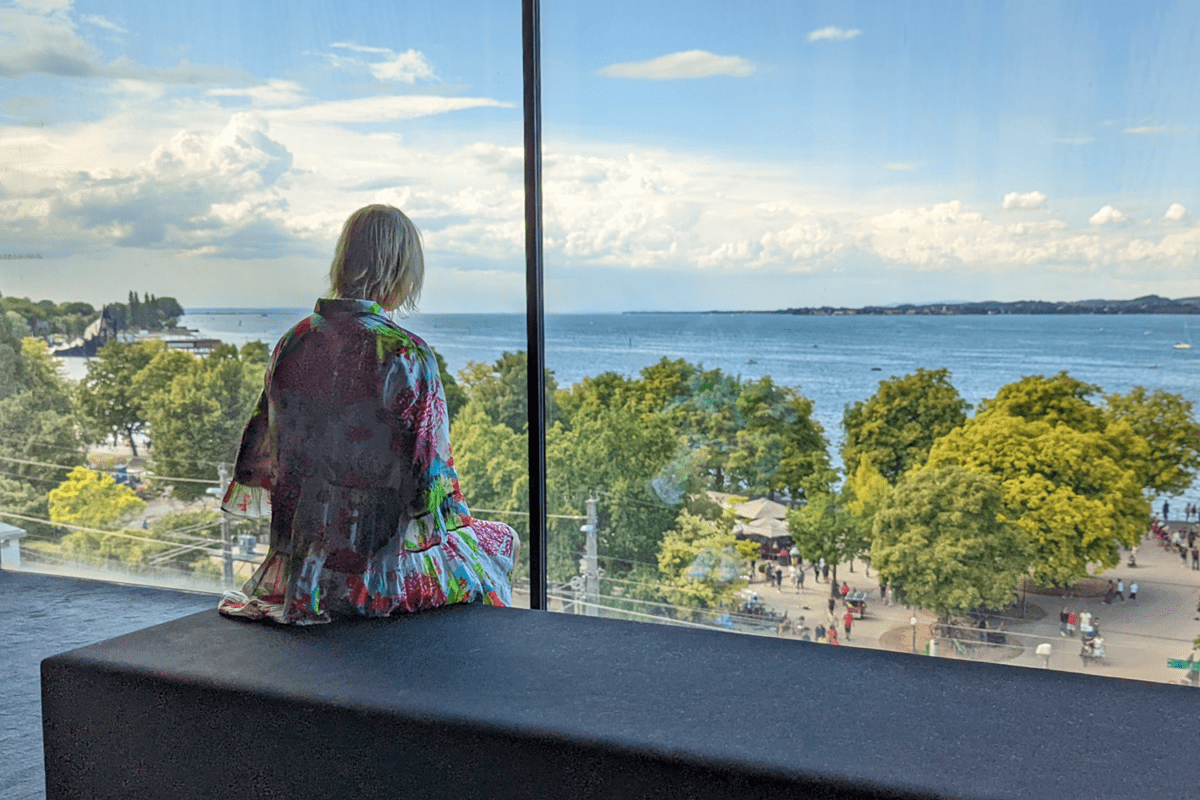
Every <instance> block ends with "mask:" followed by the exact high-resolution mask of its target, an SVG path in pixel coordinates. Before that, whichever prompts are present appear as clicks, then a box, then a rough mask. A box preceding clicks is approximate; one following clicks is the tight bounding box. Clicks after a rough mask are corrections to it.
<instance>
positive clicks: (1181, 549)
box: [1179, 545, 1188, 567]
mask: <svg viewBox="0 0 1200 800" xmlns="http://www.w3.org/2000/svg"><path fill="white" fill-rule="evenodd" d="M1187 556H1188V551H1187V548H1186V547H1184V546H1183V545H1179V560H1180V561H1182V562H1183V565H1184V566H1185V567H1186V566H1187Z"/></svg>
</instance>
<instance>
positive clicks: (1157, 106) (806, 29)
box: [542, 2, 1200, 679]
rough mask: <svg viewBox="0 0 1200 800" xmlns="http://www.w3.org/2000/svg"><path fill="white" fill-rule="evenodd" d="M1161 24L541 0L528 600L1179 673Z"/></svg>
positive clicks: (1083, 15) (1168, 157) (1179, 321)
mask: <svg viewBox="0 0 1200 800" xmlns="http://www.w3.org/2000/svg"><path fill="white" fill-rule="evenodd" d="M1195 23H1196V18H1195V12H1194V11H1193V10H1192V9H1190V7H1184V6H1179V5H1177V4H1171V3H1161V4H1140V5H1135V6H1118V7H1112V6H1104V7H1097V6H1086V5H1085V6H1081V5H1078V4H1072V3H1052V4H1049V5H1048V4H1045V3H1036V4H1034V3H992V4H982V5H981V4H974V5H967V6H964V5H962V4H957V3H934V4H923V5H920V6H904V5H896V4H888V3H868V4H857V5H853V6H846V5H836V4H797V3H768V4H766V5H762V4H759V5H755V6H753V7H752V8H748V9H739V10H737V11H734V10H733V9H732V8H731V7H728V6H726V5H723V4H716V3H713V4H699V5H697V4H695V3H682V2H680V3H670V2H667V3H653V4H645V3H622V2H618V3H607V4H604V5H602V6H601V5H596V4H589V3H553V4H548V5H547V7H546V8H544V9H543V43H544V53H543V60H544V64H543V70H544V72H543V74H544V79H543V120H544V131H543V156H542V157H543V163H544V169H545V182H544V187H545V230H546V238H545V252H546V287H547V288H546V312H547V322H546V328H547V343H546V362H547V365H548V367H549V368H550V369H551V370H552V372H553V374H554V378H555V381H556V384H557V389H558V391H557V393H556V394H555V402H554V404H553V406H552V408H551V419H552V426H551V428H550V429H549V432H548V446H547V458H548V470H549V479H548V483H549V490H548V498H549V502H550V505H551V509H552V510H556V511H558V512H559V513H562V514H575V515H583V516H589V508H592V507H594V509H595V514H594V515H591V516H590V519H589V520H587V521H585V522H584V525H583V526H578V525H577V524H576V522H575V521H570V522H564V523H562V524H561V525H558V526H555V527H552V528H551V531H552V533H551V544H550V590H551V594H552V597H553V598H554V600H553V601H552V607H554V608H562V609H563V610H568V611H577V612H589V611H590V612H591V613H598V614H602V615H611V616H622V617H627V618H630V619H643V620H654V621H661V622H671V623H675V624H689V625H703V626H715V627H723V628H726V629H734V630H742V631H746V632H760V633H767V634H769V635H780V634H782V635H788V636H795V637H806V636H807V637H808V638H810V639H812V638H816V637H817V635H818V633H819V630H818V629H819V628H820V629H825V630H827V631H828V630H833V631H835V632H836V633H837V634H838V635H840V637H841V639H842V643H845V639H846V637H847V636H849V637H850V640H851V642H852V643H854V644H860V643H861V644H864V645H866V646H873V647H884V648H889V649H897V650H903V651H909V650H919V649H923V648H926V647H930V646H931V645H929V644H928V643H929V642H930V641H931V640H933V641H934V644H933V645H932V647H933V648H934V649H935V650H940V652H941V654H942V655H951V656H954V657H963V658H977V659H989V660H998V661H1005V662H1007V663H1012V664H1021V665H1029V666H1033V665H1037V666H1042V665H1043V663H1044V658H1045V656H1044V655H1038V653H1039V645H1043V644H1050V645H1052V648H1051V649H1052V651H1053V653H1055V655H1054V661H1053V662H1052V666H1058V667H1059V668H1080V667H1081V666H1085V668H1087V669H1092V668H1093V667H1094V668H1095V669H1096V670H1097V671H1099V672H1101V673H1106V674H1113V675H1116V674H1121V675H1128V676H1132V677H1151V676H1153V677H1154V678H1155V679H1158V678H1163V679H1169V678H1172V677H1174V678H1179V677H1181V676H1183V675H1184V673H1182V672H1176V673H1171V672H1169V671H1168V670H1167V669H1166V667H1165V666H1164V664H1165V661H1164V659H1165V657H1166V656H1167V655H1168V654H1171V655H1177V656H1179V657H1186V655H1187V653H1188V651H1189V650H1190V648H1191V636H1192V635H1193V634H1194V633H1195V631H1194V630H1193V627H1194V626H1193V625H1191V624H1190V623H1191V619H1190V617H1191V616H1192V614H1191V608H1190V604H1168V605H1169V610H1165V611H1164V613H1168V614H1171V615H1174V616H1173V617H1172V621H1171V622H1169V623H1162V624H1161V625H1160V624H1159V622H1157V620H1158V617H1156V616H1155V615H1156V613H1157V612H1155V611H1154V610H1152V609H1150V608H1148V607H1147V606H1148V604H1146V603H1145V600H1146V598H1147V597H1148V595H1147V592H1152V593H1155V594H1159V593H1161V596H1164V597H1165V596H1168V595H1171V594H1173V593H1174V592H1175V591H1177V590H1178V586H1177V584H1178V583H1179V582H1180V581H1181V580H1182V579H1181V578H1180V575H1183V574H1184V573H1181V572H1179V571H1178V565H1177V561H1178V558H1179V557H1178V555H1177V552H1178V551H1177V550H1175V549H1173V547H1172V542H1171V538H1172V536H1173V535H1175V534H1179V535H1181V536H1183V538H1184V539H1185V540H1186V539H1187V538H1188V534H1187V530H1188V528H1189V527H1196V526H1195V525H1194V524H1193V525H1189V526H1183V525H1182V524H1181V523H1179V522H1178V520H1180V519H1181V517H1179V512H1178V509H1179V508H1182V507H1184V506H1186V505H1189V504H1194V503H1195V502H1196V499H1197V497H1198V496H1200V494H1198V492H1197V490H1196V487H1195V486H1194V485H1193V484H1192V481H1191V477H1192V476H1193V475H1194V473H1195V467H1196V466H1197V463H1196V460H1195V458H1196V455H1195V446H1194V445H1185V446H1183V447H1181V448H1178V449H1174V450H1172V449H1171V447H1170V446H1169V445H1166V444H1165V439H1164V438H1163V437H1164V435H1165V436H1166V437H1167V438H1170V436H1176V435H1177V436H1183V437H1188V436H1191V437H1193V441H1194V437H1195V436H1196V433H1197V429H1196V428H1195V424H1194V419H1195V414H1194V409H1192V410H1191V411H1188V409H1189V407H1190V404H1192V403H1194V402H1195V401H1196V400H1197V399H1200V395H1198V394H1197V383H1196V380H1195V359H1194V356H1193V355H1192V353H1193V352H1194V351H1192V350H1189V349H1186V347H1185V345H1187V344H1188V343H1189V342H1188V336H1189V333H1188V331H1189V330H1190V328H1189V327H1188V325H1187V320H1188V319H1189V318H1191V319H1195V317H1189V315H1192V314H1195V313H1196V312H1197V311H1200V307H1198V306H1197V302H1198V301H1197V300H1196V299H1195V298H1196V295H1197V293H1198V292H1197V290H1198V289H1200V284H1198V283H1197V272H1196V269H1195V266H1196V263H1197V255H1200V253H1198V251H1197V242H1200V239H1198V238H1197V231H1198V230H1200V229H1198V228H1197V226H1196V215H1195V211H1196V208H1197V207H1198V206H1197V205H1196V204H1197V202H1200V198H1198V197H1197V196H1196V188H1195V186H1194V181H1192V180H1191V177H1190V176H1191V173H1192V170H1191V169H1190V168H1189V166H1185V165H1193V164H1194V163H1195V162H1196V161H1197V159H1198V158H1200V148H1197V146H1196V138H1195V136H1194V133H1195V130H1196V128H1197V125H1198V124H1200V118H1198V117H1197V112H1196V108H1197V104H1196V102H1195V100H1196V94H1197V83H1196V80H1195V76H1194V69H1192V66H1194V53H1193V52H1192V50H1193V48H1192V47H1191V45H1190V42H1191V38H1190V37H1191V33H1190V31H1192V30H1194V28H1195ZM1147 295H1155V296H1158V297H1156V298H1152V299H1149V300H1145V299H1144V300H1142V301H1137V302H1134V301H1133V299H1134V298H1144V297H1145V296H1147ZM1094 298H1103V299H1105V300H1109V301H1121V302H1108V303H1103V302H1091V303H1089V302H1085V301H1089V300H1091V299H1094ZM1161 298H1169V299H1166V300H1164V299H1161ZM1019 301H1043V302H1042V303H1040V304H1039V303H1037V302H1028V303H1024V304H1022V303H1021V302H1019ZM971 304H975V305H971ZM1049 311H1053V312H1056V313H1053V314H1048V313H1043V312H1049ZM1116 312H1120V313H1119V314H1118V313H1116ZM1160 312H1169V313H1160ZM1191 327H1192V328H1194V327H1195V326H1194V325H1193V326H1191ZM1060 373H1066V376H1065V377H1056V376H1059V374H1060ZM1032 376H1041V377H1040V378H1038V377H1032ZM1136 387H1144V388H1145V392H1144V393H1141V392H1139V390H1138V389H1137V388H1136ZM1156 393H1157V394H1156ZM1156 404H1159V405H1156ZM1155 409H1157V410H1155ZM1172 414H1175V416H1174V420H1175V421H1174V423H1171V424H1172V425H1174V426H1175V427H1174V428H1173V430H1174V433H1173V434H1169V435H1168V434H1165V432H1164V431H1163V430H1161V429H1160V430H1158V431H1157V432H1156V431H1155V430H1153V428H1154V426H1155V425H1156V424H1157V423H1152V422H1150V420H1151V419H1159V420H1160V421H1163V420H1165V419H1166V418H1167V417H1169V416H1171V415H1172ZM1126 424H1128V425H1129V426H1130V427H1128V428H1126V427H1124V426H1125V425H1126ZM955 429H958V430H957V433H952V431H955ZM1138 439H1141V440H1142V441H1140V443H1139V441H1137V440H1138ZM1147 445H1148V446H1149V448H1150V449H1149V450H1144V449H1143V448H1144V447H1145V446H1147ZM1164 448H1165V449H1164ZM1168 451H1169V452H1170V455H1168ZM1167 462H1170V463H1175V464H1184V463H1187V464H1190V465H1191V466H1188V467H1185V468H1184V469H1183V471H1182V472H1181V473H1178V474H1176V475H1175V476H1174V478H1170V479H1165V478H1164V476H1163V475H1162V474H1157V475H1156V474H1153V473H1155V472H1156V469H1157V467H1155V466H1152V465H1153V464H1156V463H1157V464H1159V465H1161V464H1163V463H1167ZM1139 465H1140V466H1139ZM1185 473H1186V474H1185ZM1152 499H1153V501H1154V512H1155V514H1156V515H1157V516H1159V517H1162V516H1165V515H1166V514H1167V512H1166V511H1164V510H1163V507H1162V504H1163V502H1164V501H1167V502H1169V505H1170V508H1171V509H1172V510H1171V511H1170V513H1171V515H1172V519H1174V520H1176V522H1174V523H1170V524H1171V525H1174V526H1176V527H1174V528H1170V527H1169V528H1168V529H1167V530H1166V531H1165V532H1164V533H1163V534H1162V536H1164V537H1165V540H1166V541H1165V544H1166V547H1161V548H1160V547H1158V546H1157V544H1154V543H1156V542H1159V541H1161V540H1160V539H1158V538H1157V537H1156V536H1155V535H1154V534H1152V533H1149V532H1148V531H1149V525H1150V521H1151V518H1150V513H1149V511H1150V507H1149V503H1150V501H1151V500H1152ZM591 500H594V501H595V502H594V503H589V501H591ZM1191 519H1195V517H1194V516H1193V517H1191ZM592 524H594V525H596V526H597V528H596V529H597V533H596V534H595V535H594V536H591V535H589V533H588V531H587V530H580V528H581V527H585V528H586V527H587V526H589V525H592ZM593 541H594V543H593ZM1190 544H1191V543H1190V542H1188V541H1184V545H1185V546H1190ZM1135 545H1137V546H1139V549H1138V551H1137V553H1136V557H1135V555H1134V553H1133V552H1132V548H1133V547H1134V546H1135ZM589 546H594V548H595V555H594V556H593V555H592V554H591V551H589ZM1187 557H1188V559H1191V558H1192V555H1191V552H1190V550H1189V552H1188V554H1187ZM1135 561H1136V562H1137V564H1138V566H1137V567H1133V566H1130V564H1132V563H1134V562H1135ZM1189 563H1190V562H1189ZM1147 566H1149V567H1151V569H1146V567H1147ZM814 567H815V570H814ZM1168 568H1170V569H1172V570H1174V572H1172V573H1171V576H1170V577H1169V578H1168V577H1166V576H1165V574H1164V573H1162V572H1158V571H1157V570H1159V569H1168ZM881 571H882V572H881ZM881 574H882V580H881V577H880V576H881ZM1186 574H1189V575H1190V574H1197V573H1194V572H1192V571H1191V570H1190V569H1189V570H1188V571H1187V573H1186ZM593 576H594V577H595V578H597V579H598V580H594V581H592V582H589V578H590V577H593ZM801 576H803V577H804V578H805V581H804V583H803V584H801V583H800V577H801ZM1110 579H1111V580H1112V587H1111V593H1110V589H1109V580H1110ZM1135 581H1137V582H1138V591H1139V593H1138V595H1137V598H1138V599H1137V600H1136V601H1133V602H1130V600H1129V599H1128V598H1129V596H1130V589H1131V588H1132V584H1133V582H1135ZM881 584H883V587H887V588H888V591H887V592H885V593H883V594H881V588H883V587H881ZM1192 584H1195V585H1196V588H1200V583H1197V582H1196V581H1191V580H1188V581H1187V585H1189V586H1191V585H1192ZM1151 587H1152V588H1151ZM843 590H844V591H845V594H847V595H849V596H848V597H843ZM1118 590H1120V593H1119V594H1118ZM1106 595H1108V598H1107V599H1108V600H1110V601H1111V602H1112V603H1115V605H1106V604H1105V596H1106ZM848 601H849V602H848ZM1135 603H1137V604H1142V605H1136V606H1135ZM864 604H865V612H864V611H863V605H864ZM1064 606H1066V607H1067V608H1066V620H1065V621H1064V624H1063V629H1062V633H1063V634H1064V636H1063V637H1062V638H1065V634H1066V633H1067V632H1068V631H1067V628H1068V627H1071V626H1073V627H1072V631H1071V632H1072V634H1073V636H1074V640H1073V641H1071V642H1069V643H1065V644H1064V643H1063V642H1062V638H1060V636H1059V634H1060V626H1059V615H1060V613H1061V612H1062V611H1063V607H1064ZM1185 606H1186V607H1185ZM1085 611H1086V612H1088V613H1089V614H1090V615H1091V623H1092V624H1091V625H1090V626H1089V627H1090V629H1091V630H1089V631H1086V632H1088V633H1094V632H1097V631H1101V632H1103V633H1102V635H1103V636H1104V637H1107V639H1108V640H1109V642H1111V643H1113V644H1116V645H1117V647H1118V649H1119V650H1120V651H1122V655H1121V657H1120V658H1110V659H1109V660H1108V661H1107V662H1106V661H1104V660H1103V659H1101V660H1098V661H1096V662H1095V664H1093V661H1092V660H1091V659H1090V658H1089V659H1087V660H1086V661H1081V660H1080V658H1079V657H1078V655H1077V654H1078V652H1079V649H1080V644H1079V637H1080V634H1079V626H1080V615H1081V614H1082V613H1083V612H1085ZM847 614H849V615H850V617H849V619H847ZM1098 620H1102V623H1097V621H1098ZM847 622H849V623H850V624H849V627H848V626H847ZM998 628H1003V630H996V629H998ZM1147 634H1150V638H1152V639H1153V643H1150V641H1149V639H1148V638H1147ZM1089 638H1090V637H1089ZM1085 655H1087V654H1086V653H1085Z"/></svg>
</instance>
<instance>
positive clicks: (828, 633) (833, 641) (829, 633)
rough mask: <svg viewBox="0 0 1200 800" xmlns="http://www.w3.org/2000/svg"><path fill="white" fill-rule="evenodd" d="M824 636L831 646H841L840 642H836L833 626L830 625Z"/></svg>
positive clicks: (835, 630)
mask: <svg viewBox="0 0 1200 800" xmlns="http://www.w3.org/2000/svg"><path fill="white" fill-rule="evenodd" d="M825 635H826V636H828V637H829V643H830V644H833V645H840V644H841V642H839V641H838V640H837V628H836V627H835V626H833V625H830V626H829V630H827V631H825Z"/></svg>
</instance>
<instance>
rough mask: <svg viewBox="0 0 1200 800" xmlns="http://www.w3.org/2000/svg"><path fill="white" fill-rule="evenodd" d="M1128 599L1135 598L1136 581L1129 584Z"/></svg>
mask: <svg viewBox="0 0 1200 800" xmlns="http://www.w3.org/2000/svg"><path fill="white" fill-rule="evenodd" d="M1129 599H1130V600H1137V581H1134V582H1133V583H1131V584H1129Z"/></svg>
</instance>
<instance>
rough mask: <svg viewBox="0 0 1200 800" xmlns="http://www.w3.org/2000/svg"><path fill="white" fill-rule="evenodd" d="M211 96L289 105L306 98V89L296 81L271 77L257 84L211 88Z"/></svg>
mask: <svg viewBox="0 0 1200 800" xmlns="http://www.w3.org/2000/svg"><path fill="white" fill-rule="evenodd" d="M206 94H207V95H208V96H209V97H244V98H246V99H248V100H250V101H251V102H252V103H254V104H255V105H257V106H289V105H293V104H295V103H298V102H300V101H301V100H303V99H304V90H303V88H302V87H301V86H300V84H298V83H296V82H295V81H284V80H279V79H275V78H273V79H270V80H268V81H266V82H265V83H261V84H259V85H257V86H246V87H238V88H222V89H209V90H208V91H207V92H206Z"/></svg>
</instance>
